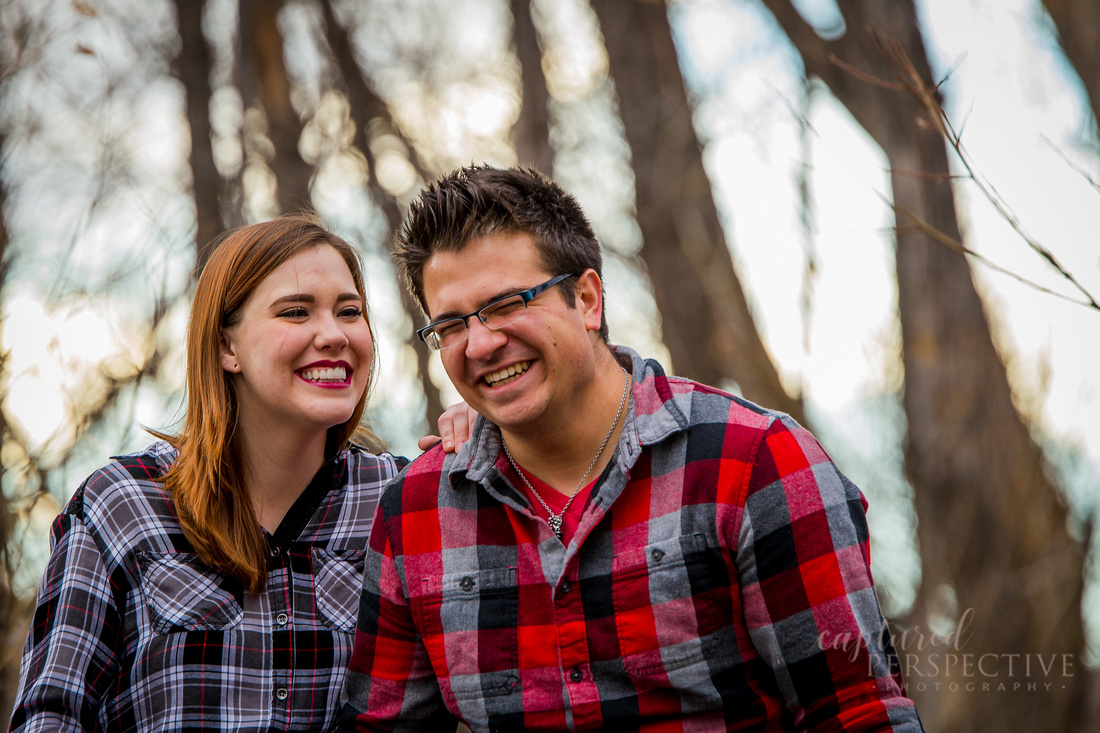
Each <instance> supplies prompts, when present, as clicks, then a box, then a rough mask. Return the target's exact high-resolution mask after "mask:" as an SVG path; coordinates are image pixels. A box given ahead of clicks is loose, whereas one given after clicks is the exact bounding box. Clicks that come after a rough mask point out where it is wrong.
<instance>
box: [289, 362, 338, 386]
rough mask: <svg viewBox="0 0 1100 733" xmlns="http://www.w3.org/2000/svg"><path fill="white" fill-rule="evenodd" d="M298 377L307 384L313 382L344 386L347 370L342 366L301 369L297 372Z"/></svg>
mask: <svg viewBox="0 0 1100 733" xmlns="http://www.w3.org/2000/svg"><path fill="white" fill-rule="evenodd" d="M298 376H300V377H301V378H302V379H304V380H305V381H307V382H314V383H316V384H346V383H347V381H348V370H347V369H346V368H345V367H342V366H335V367H319V368H313V369H303V370H301V371H300V372H298Z"/></svg>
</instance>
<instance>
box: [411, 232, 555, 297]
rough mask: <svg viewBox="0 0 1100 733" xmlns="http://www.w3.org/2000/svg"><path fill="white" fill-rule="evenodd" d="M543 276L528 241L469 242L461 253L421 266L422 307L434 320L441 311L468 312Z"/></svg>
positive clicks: (512, 236)
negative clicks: (423, 306)
mask: <svg viewBox="0 0 1100 733" xmlns="http://www.w3.org/2000/svg"><path fill="white" fill-rule="evenodd" d="M524 240H526V241H524ZM547 277H550V275H548V274H546V273H545V271H544V268H543V266H542V264H541V261H540V258H539V253H538V250H537V249H536V247H535V246H534V243H533V242H532V241H531V239H530V237H529V236H528V235H525V234H517V233H507V234H492V235H488V236H486V237H480V238H478V239H474V240H471V241H470V242H469V243H467V245H466V246H465V247H463V248H462V249H461V250H457V251H442V252H436V253H434V254H433V255H432V256H431V257H430V258H428V261H427V262H426V263H425V264H424V270H423V280H422V283H423V289H424V300H425V304H426V305H427V306H428V310H429V313H430V314H431V316H432V317H436V316H437V314H439V313H442V312H444V311H446V312H448V313H450V312H452V311H454V312H458V311H461V312H462V313H468V312H469V311H471V310H474V309H476V308H479V307H480V306H482V305H485V304H486V303H488V302H489V301H491V300H494V299H495V298H498V297H501V296H504V295H508V294H510V293H515V292H519V291H521V290H526V289H527V288H530V287H532V286H534V285H537V284H538V283H540V282H542V280H545V279H546V278H547ZM540 278H541V279H540Z"/></svg>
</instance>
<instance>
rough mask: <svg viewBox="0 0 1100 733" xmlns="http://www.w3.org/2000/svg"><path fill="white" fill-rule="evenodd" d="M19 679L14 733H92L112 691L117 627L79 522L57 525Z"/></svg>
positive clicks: (63, 519)
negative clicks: (65, 732)
mask: <svg viewBox="0 0 1100 733" xmlns="http://www.w3.org/2000/svg"><path fill="white" fill-rule="evenodd" d="M51 542H52V544H53V549H52V551H51V553H50V560H49V563H48V564H47V566H46V571H45V574H44V575H43V578H42V585H41V587H40V588H39V592H38V601H37V606H36V608H35V612H34V617H33V619H32V621H31V628H30V632H29V633H28V635H27V643H26V646H25V647H24V650H23V658H22V661H21V664H20V671H19V693H18V695H17V697H16V700H15V707H14V709H13V712H12V719H11V730H12V731H21V732H22V731H38V730H49V731H81V730H97V729H98V727H99V726H98V723H97V722H96V719H97V715H98V713H99V709H100V706H101V705H103V704H104V700H105V697H106V695H107V694H108V692H109V690H110V689H112V688H113V687H115V686H116V685H117V682H118V675H119V657H118V654H117V651H116V650H117V647H118V643H119V640H120V633H121V628H122V625H121V623H120V619H119V614H118V611H117V609H116V608H115V605H114V598H113V595H112V593H111V584H110V578H109V577H108V574H107V570H106V567H105V566H104V563H103V558H102V556H101V554H100V551H99V548H98V546H97V545H96V542H95V540H94V539H93V538H92V536H91V534H90V533H89V532H88V529H87V527H86V526H85V525H84V523H83V522H82V521H81V520H80V518H79V517H77V516H74V515H72V514H61V515H60V516H59V517H58V518H57V519H56V520H55V522H54V525H53V530H52V536H51Z"/></svg>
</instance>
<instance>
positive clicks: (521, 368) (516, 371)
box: [485, 361, 531, 387]
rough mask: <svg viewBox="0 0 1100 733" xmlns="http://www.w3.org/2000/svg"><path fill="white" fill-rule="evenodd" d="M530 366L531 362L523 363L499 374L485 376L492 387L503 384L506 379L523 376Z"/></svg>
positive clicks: (505, 369)
mask: <svg viewBox="0 0 1100 733" xmlns="http://www.w3.org/2000/svg"><path fill="white" fill-rule="evenodd" d="M530 366H531V362H529V361H521V362H520V363H518V364H513V365H512V366H510V367H505V368H504V369H501V370H500V371H499V372H493V373H492V374H486V375H485V381H486V382H488V383H489V386H490V387H492V386H493V385H495V384H496V383H497V382H501V381H503V380H505V379H508V378H509V377H514V376H517V375H520V374H523V373H524V372H525V371H527V370H528V369H529V368H530Z"/></svg>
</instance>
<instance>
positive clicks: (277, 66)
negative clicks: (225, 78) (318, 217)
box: [238, 0, 313, 213]
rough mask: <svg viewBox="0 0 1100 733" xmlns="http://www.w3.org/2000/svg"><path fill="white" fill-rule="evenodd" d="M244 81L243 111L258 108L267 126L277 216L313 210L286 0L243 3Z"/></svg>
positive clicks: (246, 0)
mask: <svg viewBox="0 0 1100 733" xmlns="http://www.w3.org/2000/svg"><path fill="white" fill-rule="evenodd" d="M239 2H240V40H241V52H240V58H239V60H238V63H239V70H240V74H241V77H242V84H241V96H242V97H243V98H244V103H245V107H246V108H248V107H250V106H252V105H258V106H259V108H260V109H262V110H263V113H264V117H265V119H266V121H267V135H268V138H269V139H270V140H271V144H272V148H273V149H272V150H271V151H270V156H271V157H270V159H269V160H268V165H269V166H270V167H271V172H272V173H273V174H274V175H275V183H276V190H277V192H278V193H277V194H276V199H277V201H278V205H279V211H281V212H283V213H286V212H291V211H302V210H311V209H312V208H313V204H312V200H311V198H310V194H309V185H310V179H311V178H312V176H313V167H312V166H311V165H310V164H309V163H307V162H306V161H305V160H303V159H302V155H301V153H299V152H298V141H299V139H300V138H301V137H302V120H301V118H300V117H299V116H298V113H297V112H296V111H295V109H294V105H293V104H292V103H291V99H290V91H291V86H290V78H289V77H288V76H287V73H286V64H285V63H284V60H283V37H282V34H281V33H280V32H279V25H278V18H279V11H280V10H281V9H282V7H283V2H284V0H239Z"/></svg>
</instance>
